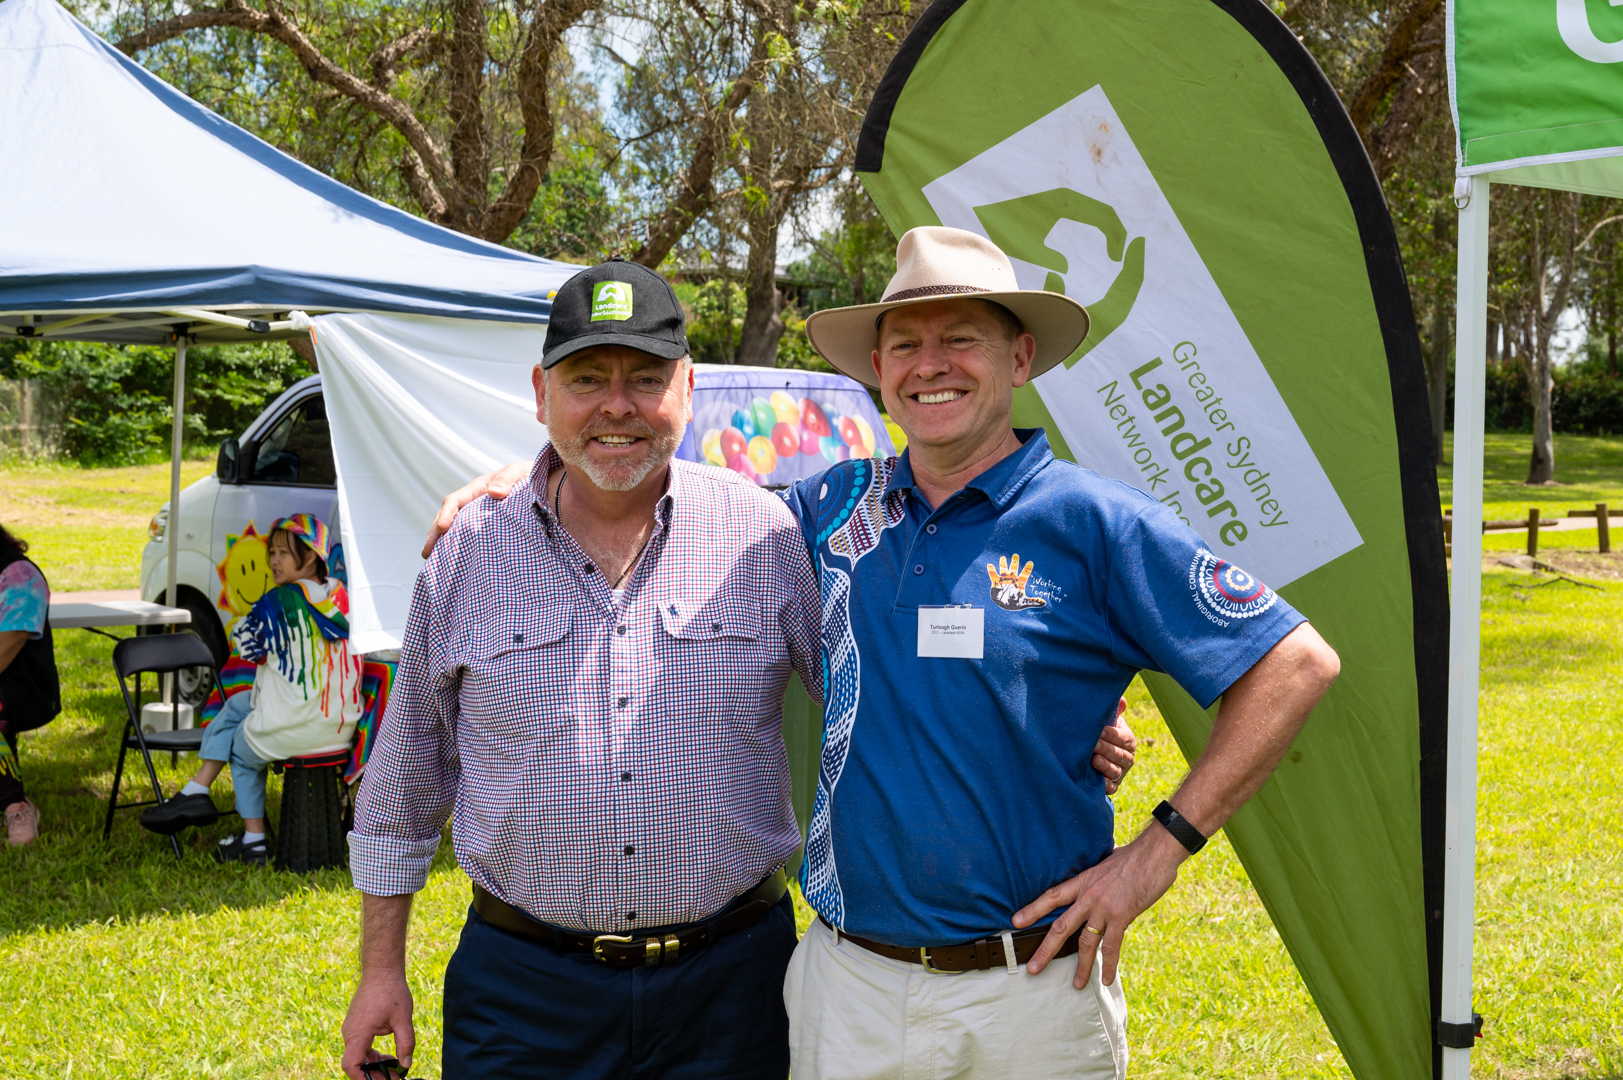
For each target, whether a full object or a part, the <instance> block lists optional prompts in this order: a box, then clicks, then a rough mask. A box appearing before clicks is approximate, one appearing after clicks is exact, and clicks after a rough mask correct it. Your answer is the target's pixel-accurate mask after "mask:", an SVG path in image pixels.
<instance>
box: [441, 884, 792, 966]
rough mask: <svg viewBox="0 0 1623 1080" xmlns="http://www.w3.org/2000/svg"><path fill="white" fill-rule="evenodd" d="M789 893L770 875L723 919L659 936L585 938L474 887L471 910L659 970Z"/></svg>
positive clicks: (546, 939)
mask: <svg viewBox="0 0 1623 1080" xmlns="http://www.w3.org/2000/svg"><path fill="white" fill-rule="evenodd" d="M788 889H789V882H788V879H787V878H785V877H784V875H783V871H782V870H777V871H774V872H773V873H771V874H769V875H767V877H766V879H765V880H763V881H762V882H761V883H760V884H759V885H757V886H755V888H754V889H752V890H750V891H749V892H748V893H745V894H744V895H743V896H741V897H739V898H738V900H736V901H735V902H734V903H733V905H732V906H730V907H728V908H725V909H723V911H722V913H721V914H720V915H717V916H716V917H715V918H713V919H707V920H705V921H704V922H697V923H690V924H689V925H687V926H681V927H676V928H674V929H672V930H669V931H666V932H665V933H659V934H583V933H581V932H580V931H578V930H567V929H565V928H564V927H561V926H553V925H552V924H550V923H544V922H537V921H536V920H535V919H532V918H530V917H529V916H528V915H526V914H525V913H524V912H522V911H520V910H519V909H518V908H516V907H514V906H513V905H511V904H509V903H507V902H506V901H504V900H501V899H498V898H497V897H495V896H492V895H491V894H490V893H489V892H487V891H485V890H484V889H482V888H480V887H479V886H478V885H475V886H474V887H473V910H474V911H477V912H478V913H479V917H480V918H481V919H483V920H485V921H486V922H487V923H489V924H490V925H491V926H494V927H495V928H496V929H498V930H501V931H503V932H504V933H508V934H512V935H513V936H514V937H520V938H523V939H524V940H526V941H534V942H536V943H537V944H541V945H546V946H548V947H550V948H553V949H557V950H558V951H559V952H566V953H590V954H591V955H592V957H593V958H595V959H597V960H599V961H600V962H602V963H605V964H607V965H609V966H610V967H615V968H639V967H661V966H663V965H665V964H669V963H673V962H675V961H676V960H678V959H680V958H682V957H684V956H691V955H692V954H693V953H695V952H697V951H699V950H700V949H702V948H704V947H705V946H706V945H711V944H714V943H715V942H717V941H720V940H721V939H722V938H724V937H727V936H728V935H729V934H736V933H738V932H739V931H740V930H745V929H748V928H749V927H751V926H754V925H755V924H756V923H758V922H760V921H761V919H762V917H764V916H765V915H766V913H767V912H769V911H771V910H772V908H773V906H774V905H776V904H777V903H778V901H780V900H782V899H783V894H784V893H785V892H787V891H788Z"/></svg>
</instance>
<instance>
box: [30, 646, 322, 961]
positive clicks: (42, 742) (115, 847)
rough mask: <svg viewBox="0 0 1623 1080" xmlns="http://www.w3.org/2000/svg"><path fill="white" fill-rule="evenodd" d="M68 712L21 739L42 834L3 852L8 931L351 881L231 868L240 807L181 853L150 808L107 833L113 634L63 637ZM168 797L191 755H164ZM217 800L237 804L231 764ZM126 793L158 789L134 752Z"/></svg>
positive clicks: (119, 819) (114, 711) (118, 715)
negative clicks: (156, 827)
mask: <svg viewBox="0 0 1623 1080" xmlns="http://www.w3.org/2000/svg"><path fill="white" fill-rule="evenodd" d="M55 640H56V654H57V666H58V669H59V671H60V673H61V677H62V698H63V712H62V715H61V716H58V717H57V718H56V719H55V720H54V721H52V722H51V723H50V724H48V725H47V726H45V727H44V728H41V729H40V730H38V731H33V732H28V733H26V734H24V735H23V736H22V737H21V740H20V741H21V751H20V754H19V757H20V760H21V765H22V773H23V782H24V785H25V787H26V788H27V791H28V794H29V797H30V798H31V799H33V800H34V802H35V803H37V804H38V805H39V807H40V835H39V838H38V839H37V840H36V841H35V842H34V843H33V844H32V845H31V846H29V847H27V848H4V849H0V879H3V880H4V881H5V882H6V888H5V889H3V890H0V938H3V937H7V936H10V935H12V934H16V933H18V932H22V931H27V930H31V929H36V928H65V927H72V926H78V925H82V924H85V923H91V922H107V921H109V920H120V921H130V920H136V919H140V918H143V917H146V916H150V915H157V914H167V913H180V912H188V913H199V914H202V913H207V912H211V911H214V910H216V909H219V908H222V907H234V908H241V907H251V906H257V905H261V904H268V903H274V902H276V901H278V900H280V899H282V898H284V897H286V896H288V895H291V894H293V893H298V892H302V891H306V890H310V889H317V890H332V891H339V890H348V889H349V887H350V882H349V871H348V870H344V869H333V870H322V871H317V872H315V873H311V874H289V873H282V872H279V871H276V870H273V869H269V868H263V867H246V866H241V865H221V864H219V863H216V862H215V861H214V858H213V854H212V848H213V847H214V845H215V844H216V843H217V842H218V840H220V839H222V838H223V837H225V836H227V835H229V834H230V831H231V830H232V829H233V828H236V829H238V830H240V829H241V827H242V826H241V823H240V821H239V819H238V818H237V817H235V816H234V815H230V816H224V817H222V818H221V819H220V822H219V823H218V824H217V825H214V826H211V827H209V828H207V829H201V830H200V829H189V830H187V831H186V832H184V833H182V834H181V836H180V841H181V851H182V853H183V857H182V858H181V859H180V860H178V861H177V860H176V859H175V855H174V852H173V850H172V849H171V848H170V846H169V843H168V841H167V840H166V839H165V838H164V837H161V836H158V835H156V834H154V833H150V832H147V831H146V830H145V829H143V828H141V825H140V823H139V822H138V821H137V820H136V819H137V816H138V815H139V813H140V811H138V810H121V811H119V812H118V813H117V814H116V815H115V816H114V820H113V831H112V836H111V837H109V838H108V839H107V840H105V841H104V840H103V839H102V836H101V832H102V824H103V821H104V820H105V815H106V812H107V796H108V794H109V792H110V791H111V790H112V783H113V769H114V767H115V765H116V763H117V760H118V742H119V735H120V734H121V732H122V730H123V723H124V702H123V698H122V696H121V695H120V694H119V691H118V680H117V677H116V676H115V675H114V674H113V666H112V646H113V643H112V642H110V641H108V640H107V639H106V638H104V637H99V636H97V635H94V634H89V633H86V632H84V631H81V630H63V631H58V632H57V633H56V635H55ZM154 764H155V765H156V766H157V768H158V778H159V781H160V782H161V783H162V784H163V786H164V791H165V794H173V793H174V792H175V791H176V790H177V789H178V788H179V787H180V786H181V785H182V784H184V783H185V782H186V780H187V779H188V778H189V777H190V775H191V773H192V771H193V770H195V769H196V767H197V759H196V758H195V757H194V756H190V755H182V756H181V757H180V760H179V763H178V767H176V766H172V765H171V764H170V759H169V755H168V754H159V755H155V756H154ZM280 788H281V781H280V779H279V778H278V777H276V776H274V775H273V776H272V777H271V781H270V800H269V805H268V806H267V807H266V812H267V814H268V816H269V817H270V820H271V822H272V823H273V824H274V823H275V821H276V819H277V812H278V809H279V803H280V798H279V797H280ZM213 794H214V801H215V803H216V805H218V806H220V807H222V808H225V807H229V806H230V805H231V785H230V774H229V772H228V773H227V774H226V775H224V776H222V777H221V779H220V780H219V781H217V782H216V783H215V785H214V792H213ZM120 798H121V800H133V799H140V798H151V784H150V781H149V780H148V779H147V775H146V770H145V768H144V767H143V766H142V764H141V759H140V756H139V755H138V754H136V753H135V752H134V751H132V752H131V753H130V756H129V757H128V758H126V760H125V768H124V781H123V787H122V790H121V792H120Z"/></svg>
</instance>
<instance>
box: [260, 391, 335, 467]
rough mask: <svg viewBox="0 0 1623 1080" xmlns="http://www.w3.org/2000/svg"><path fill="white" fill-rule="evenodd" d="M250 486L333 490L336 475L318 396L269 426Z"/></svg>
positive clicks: (323, 407) (323, 406)
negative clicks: (266, 485) (279, 485)
mask: <svg viewBox="0 0 1623 1080" xmlns="http://www.w3.org/2000/svg"><path fill="white" fill-rule="evenodd" d="M249 483H253V484H298V485H300V486H301V487H334V486H336V485H337V483H338V473H337V470H336V469H335V468H334V466H333V460H332V432H331V431H330V429H329V428H328V427H327V403H326V402H325V401H324V400H323V399H322V397H321V395H320V394H317V395H316V396H314V397H309V398H305V399H304V400H303V401H301V402H299V404H297V405H295V406H294V407H293V409H292V411H290V412H289V413H288V414H287V415H286V416H284V417H282V418H281V419H280V420H278V421H276V423H274V424H272V425H271V428H270V430H269V431H267V432H266V433H265V434H264V436H263V437H261V438H260V440H259V454H258V456H257V457H256V458H255V459H254V474H253V476H252V477H250V478H249Z"/></svg>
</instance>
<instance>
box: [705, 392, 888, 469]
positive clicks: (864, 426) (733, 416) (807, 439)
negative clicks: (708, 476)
mask: <svg viewBox="0 0 1623 1080" xmlns="http://www.w3.org/2000/svg"><path fill="white" fill-rule="evenodd" d="M746 392H747V391H746ZM859 400H862V403H863V404H866V401H865V399H859ZM715 407H717V408H719V410H720V416H721V417H726V418H727V420H728V423H727V426H725V427H713V428H710V429H708V430H705V431H704V433H703V435H702V436H700V435H699V434H698V429H696V430H695V440H696V442H695V448H696V450H697V454H696V456H697V458H698V460H700V461H702V462H704V463H706V464H709V465H715V466H718V467H720V468H724V469H731V470H733V471H734V472H736V473H738V474H740V475H741V476H746V477H748V478H749V479H751V480H754V481H755V482H756V483H758V484H769V483H771V484H781V483H788V482H790V481H792V480H796V479H799V478H801V477H803V476H809V475H812V474H813V473H815V472H816V471H817V470H819V469H822V468H827V467H828V466H829V465H831V464H834V463H836V462H840V461H849V460H850V459H851V458H871V457H874V456H875V455H876V454H877V453H880V452H881V451H882V452H883V453H887V454H888V453H889V452H890V448H889V447H888V446H885V447H883V448H881V447H880V446H879V444H878V443H877V441H876V439H875V436H874V428H873V424H872V423H871V422H870V421H869V420H868V419H867V418H866V417H863V416H858V415H855V414H852V415H849V416H845V415H841V413H840V412H839V410H838V409H836V408H834V407H833V406H832V405H831V404H829V403H828V400H827V399H825V400H824V401H814V400H812V399H811V398H809V397H796V396H795V395H794V394H792V393H789V392H787V391H784V390H776V391H773V393H772V394H771V396H770V397H765V398H762V397H752V398H751V399H750V400H749V402H748V403H747V404H742V403H740V402H739V401H738V400H737V399H736V398H734V399H733V400H731V401H728V400H727V399H726V398H723V399H722V401H721V402H718V403H717V405H716V406H715ZM710 415H712V416H715V415H717V414H716V413H711V414H710ZM712 422H714V421H712ZM808 457H809V458H813V459H814V460H815V463H814V462H808V461H805V459H806V458H808ZM799 462H804V464H797V463H799ZM774 474H778V475H774Z"/></svg>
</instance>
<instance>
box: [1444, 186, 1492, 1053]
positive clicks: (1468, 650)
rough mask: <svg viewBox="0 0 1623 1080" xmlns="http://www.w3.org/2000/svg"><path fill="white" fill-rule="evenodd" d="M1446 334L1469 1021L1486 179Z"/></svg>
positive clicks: (1457, 806)
mask: <svg viewBox="0 0 1623 1080" xmlns="http://www.w3.org/2000/svg"><path fill="white" fill-rule="evenodd" d="M1454 195H1455V202H1456V204H1459V203H1461V202H1462V201H1463V205H1462V206H1460V222H1459V286H1458V292H1457V294H1456V304H1457V309H1456V311H1455V323H1454V325H1455V338H1454V368H1455V383H1454V387H1455V388H1454V499H1453V502H1454V530H1453V531H1454V566H1453V579H1452V580H1453V589H1452V592H1453V596H1452V603H1451V605H1450V609H1449V633H1448V795H1447V845H1448V853H1447V856H1446V859H1445V861H1444V869H1443V879H1444V892H1443V999H1442V1017H1441V1019H1442V1021H1443V1022H1444V1023H1447V1024H1463V1025H1469V1024H1470V1023H1471V1022H1472V1020H1471V953H1472V945H1473V937H1472V934H1473V929H1474V923H1475V904H1476V896H1475V892H1476V765H1477V696H1478V691H1479V688H1480V668H1481V660H1482V656H1481V641H1482V526H1481V522H1482V454H1483V431H1482V429H1483V420H1484V416H1483V408H1484V400H1483V399H1484V397H1485V396H1486V392H1487V336H1488V335H1487V329H1488V327H1487V322H1488V182H1487V180H1485V179H1482V178H1480V177H1462V178H1461V179H1460V181H1459V183H1458V184H1457V185H1456V186H1455V189H1454ZM1470 1075H1471V1052H1470V1050H1468V1049H1461V1048H1453V1047H1448V1046H1445V1047H1444V1048H1443V1080H1467V1078H1469V1077H1470Z"/></svg>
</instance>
